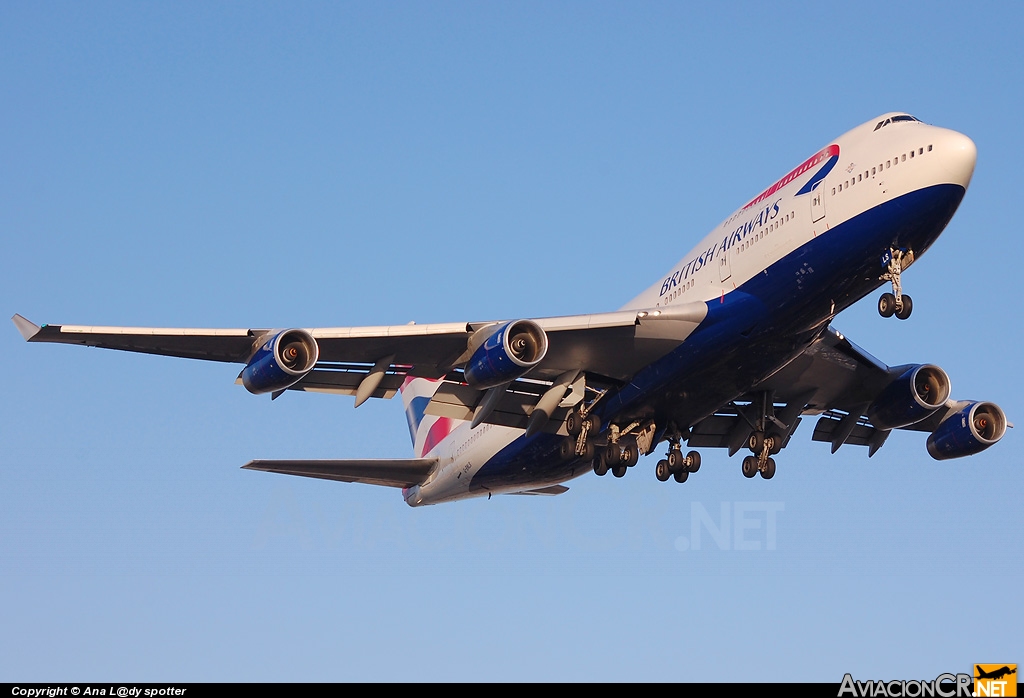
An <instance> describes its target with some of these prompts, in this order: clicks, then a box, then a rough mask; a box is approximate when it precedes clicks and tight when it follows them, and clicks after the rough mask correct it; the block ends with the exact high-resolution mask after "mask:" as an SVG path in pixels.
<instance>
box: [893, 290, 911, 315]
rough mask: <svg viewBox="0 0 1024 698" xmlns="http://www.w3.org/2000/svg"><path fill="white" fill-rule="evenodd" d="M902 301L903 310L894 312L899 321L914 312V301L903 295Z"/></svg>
mask: <svg viewBox="0 0 1024 698" xmlns="http://www.w3.org/2000/svg"><path fill="white" fill-rule="evenodd" d="M902 300H903V308H901V309H900V310H897V311H896V317H897V319H899V320H906V319H907V318H908V317H910V314H911V313H912V312H914V301H913V300H912V299H911V298H910V296H908V295H906V294H903V298H902Z"/></svg>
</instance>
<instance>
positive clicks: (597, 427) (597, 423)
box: [587, 414, 601, 434]
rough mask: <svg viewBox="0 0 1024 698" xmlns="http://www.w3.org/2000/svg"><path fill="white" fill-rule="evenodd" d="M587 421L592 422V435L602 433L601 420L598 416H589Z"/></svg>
mask: <svg viewBox="0 0 1024 698" xmlns="http://www.w3.org/2000/svg"><path fill="white" fill-rule="evenodd" d="M587 421H588V422H590V433H591V434H596V433H597V432H599V431H601V418H600V417H598V416H597V415H596V414H588V415H587Z"/></svg>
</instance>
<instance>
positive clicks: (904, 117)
mask: <svg viewBox="0 0 1024 698" xmlns="http://www.w3.org/2000/svg"><path fill="white" fill-rule="evenodd" d="M897 121H920V119H915V118H914V117H912V116H911V115H910V114H900V115H899V116H894V117H892V118H890V119H885V120H884V121H879V122H878V125H877V126H875V130H876V131H877V130H878V129H880V128H882V127H883V126H888V125H889V124H892V123H895V122H897Z"/></svg>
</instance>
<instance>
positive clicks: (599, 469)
mask: <svg viewBox="0 0 1024 698" xmlns="http://www.w3.org/2000/svg"><path fill="white" fill-rule="evenodd" d="M594 473H595V474H596V475H598V476H599V477H604V476H605V475H607V474H608V462H607V461H606V460H605V459H604V456H598V457H597V458H595V459H594Z"/></svg>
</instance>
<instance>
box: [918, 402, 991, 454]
mask: <svg viewBox="0 0 1024 698" xmlns="http://www.w3.org/2000/svg"><path fill="white" fill-rule="evenodd" d="M1005 433H1006V414H1005V413H1004V412H1003V411H1002V410H1001V409H1000V408H999V405H996V404H994V403H991V402H968V403H965V404H964V406H963V407H962V408H961V409H960V411H959V412H954V413H953V414H951V415H950V416H949V417H947V418H946V419H944V420H942V423H941V424H939V426H938V427H936V429H935V431H933V432H932V434H931V436H929V437H928V453H929V455H931V457H932V458H934V459H935V460H945V459H947V458H960V457H961V456H973V455H974V454H975V453H980V452H982V451H984V450H985V449H986V448H988V447H989V446H991V445H992V444H994V443H996V442H997V441H999V439H1001V438H1003V434H1005Z"/></svg>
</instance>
